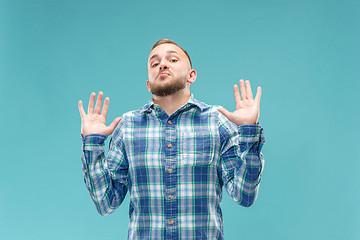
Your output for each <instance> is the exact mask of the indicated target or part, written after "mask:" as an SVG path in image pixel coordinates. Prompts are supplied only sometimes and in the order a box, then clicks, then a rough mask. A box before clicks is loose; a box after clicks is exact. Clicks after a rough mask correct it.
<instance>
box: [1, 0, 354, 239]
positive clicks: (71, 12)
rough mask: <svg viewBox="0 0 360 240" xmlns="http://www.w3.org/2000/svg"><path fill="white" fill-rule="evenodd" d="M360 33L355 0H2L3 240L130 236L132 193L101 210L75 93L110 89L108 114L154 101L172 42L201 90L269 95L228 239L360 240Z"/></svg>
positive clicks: (222, 97)
mask: <svg viewBox="0 0 360 240" xmlns="http://www.w3.org/2000/svg"><path fill="white" fill-rule="evenodd" d="M359 28H360V2H359V1H355V0H344V1H335V0H328V1H325V0H312V1H308V0H304V1H292V0H290V1H288V0H287V1H285V0H273V1H265V0H255V1H254V0H252V1H250V0H239V1H230V0H225V1H213V0H206V1H205V0H198V1H188V0H183V1H169V0H168V1H166V0H154V1H140V0H138V1H123V0H116V1H115V0H112V1H110V0H105V1H96V0H88V1H85V0H81V1H80V0H75V1H74V0H72V1H70V0H63V1H60V0H31V1H27V0H0V97H1V100H0V109H1V114H0V136H1V138H0V149H1V151H0V153H1V157H0V164H1V167H0V170H1V173H0V190H1V191H0V239H7V240H12V239H14V240H15V239H16V240H18V239H31V240H32V239H36V240H42V239H54V240H56V239H87V240H90V239H94V240H95V239H110V238H111V239H126V237H127V227H128V208H129V197H128V196H127V198H126V199H125V201H124V203H123V204H122V205H121V206H120V207H119V208H118V210H117V211H116V212H115V213H113V214H112V215H110V216H106V217H102V216H100V215H99V214H98V213H97V211H96V209H95V206H94V204H93V202H92V201H91V198H90V196H89V194H88V192H87V190H86V187H85V184H84V182H83V174H82V171H81V160H80V157H81V147H82V145H81V138H80V116H79V113H78V108H77V102H78V100H80V99H82V100H83V101H84V103H85V105H86V106H87V103H88V98H89V94H90V93H91V92H93V91H94V92H98V91H100V90H101V91H103V92H104V94H105V95H106V96H108V97H110V107H109V114H108V122H111V121H112V120H113V119H114V118H115V117H117V116H121V115H122V114H123V113H125V112H127V111H130V110H133V109H137V108H139V107H141V106H143V105H144V104H145V103H146V102H147V101H148V100H149V99H150V98H151V95H150V94H149V93H148V91H147V88H146V80H147V71H146V63H147V58H148V54H149V53H150V49H151V46H152V45H153V44H154V43H155V42H156V41H157V40H159V39H161V38H169V39H172V40H174V41H175V42H177V43H179V44H180V45H181V46H182V47H184V48H185V49H186V50H187V51H188V52H189V54H190V56H191V58H192V62H193V67H194V68H195V69H196V70H197V72H198V78H197V80H196V82H195V83H194V84H193V85H192V86H191V91H192V93H193V94H194V96H195V97H196V98H197V99H199V100H201V101H204V102H206V103H208V104H216V105H222V106H224V107H225V108H227V109H234V108H235V103H234V96H233V91H232V86H233V85H234V84H236V83H238V80H239V79H241V78H243V79H249V80H250V81H251V84H252V88H253V92H254V93H255V89H256V87H257V86H261V87H262V90H263V94H262V99H261V114H260V123H261V125H262V126H263V128H264V132H265V137H266V143H265V146H264V148H263V153H264V156H265V162H266V163H265V169H264V173H263V177H262V182H261V186H260V192H259V196H258V199H257V201H256V202H255V204H254V205H253V206H252V207H250V208H244V207H241V206H238V205H236V204H235V203H234V202H233V201H232V200H231V199H230V197H229V196H228V195H227V193H225V191H224V198H223V202H222V208H223V214H224V228H225V237H226V239H235V240H237V239H252V240H256V239H270V240H272V239H277V240H278V239H284V240H287V239H294V240H303V239H328V240H335V239H351V240H352V239H354V240H355V239H360V230H359V229H360V228H359V225H360V207H359V206H360V204H359V202H360V191H359V183H360V180H359V177H358V175H359V174H358V169H359V167H360V155H359V152H358V151H357V150H358V149H357V148H358V147H360V144H359V136H358V135H359V133H360V131H359V130H360V129H359V124H358V123H357V122H358V119H359V117H360V109H359V99H358V95H357V92H358V91H359V87H360V83H359V82H360V81H359V80H360V70H359V69H360V68H359V56H360V48H359V42H360V29H359ZM107 141H108V140H107Z"/></svg>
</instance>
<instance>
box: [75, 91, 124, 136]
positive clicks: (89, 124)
mask: <svg viewBox="0 0 360 240" xmlns="http://www.w3.org/2000/svg"><path fill="white" fill-rule="evenodd" d="M95 97H96V94H95V93H91V95H90V101H89V105H88V113H87V114H86V113H85V111H84V108H83V103H82V101H81V100H80V101H79V112H80V116H81V134H82V136H85V135H87V134H92V133H98V134H103V135H106V136H109V135H110V134H112V132H113V131H114V129H115V127H116V126H117V124H118V123H119V122H120V120H121V117H118V118H115V120H114V121H113V122H112V123H111V124H110V125H109V126H106V125H105V123H106V115H107V112H108V108H109V101H110V100H109V98H108V97H107V98H105V101H104V106H103V108H102V111H101V114H100V110H101V103H102V98H103V93H102V92H99V95H98V97H97V100H96V105H95V110H94V102H95Z"/></svg>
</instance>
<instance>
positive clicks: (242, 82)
mask: <svg viewBox="0 0 360 240" xmlns="http://www.w3.org/2000/svg"><path fill="white" fill-rule="evenodd" d="M239 84H240V92H241V99H242V100H245V99H247V97H246V91H245V83H244V80H243V79H241V80H240V81H239Z"/></svg>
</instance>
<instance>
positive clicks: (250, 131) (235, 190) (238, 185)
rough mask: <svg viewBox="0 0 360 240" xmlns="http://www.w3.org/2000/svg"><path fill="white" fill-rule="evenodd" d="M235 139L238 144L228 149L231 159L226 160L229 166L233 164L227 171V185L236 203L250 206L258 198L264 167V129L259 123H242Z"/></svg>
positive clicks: (225, 177)
mask: <svg viewBox="0 0 360 240" xmlns="http://www.w3.org/2000/svg"><path fill="white" fill-rule="evenodd" d="M235 139H236V140H234V141H233V142H234V143H236V145H237V146H236V145H234V146H232V147H231V148H230V149H229V150H228V156H229V159H227V160H225V161H227V165H228V166H233V167H232V168H231V169H229V171H227V172H226V173H225V174H226V176H224V179H226V183H225V187H226V190H227V191H228V193H229V195H230V196H231V197H232V199H233V200H234V201H235V202H236V203H238V204H240V205H242V206H246V207H249V206H251V205H252V204H253V203H254V202H255V200H256V197H257V194H258V189H259V183H260V179H261V173H262V170H263V167H264V159H263V156H262V153H261V148H262V146H263V144H264V142H265V139H264V135H263V129H262V128H261V127H260V126H259V125H242V126H240V127H239V134H238V136H236V138H235ZM231 156H234V158H233V159H231Z"/></svg>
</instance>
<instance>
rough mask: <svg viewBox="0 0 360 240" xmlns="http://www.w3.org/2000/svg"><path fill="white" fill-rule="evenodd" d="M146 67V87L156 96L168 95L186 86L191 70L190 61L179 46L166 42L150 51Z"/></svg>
mask: <svg viewBox="0 0 360 240" xmlns="http://www.w3.org/2000/svg"><path fill="white" fill-rule="evenodd" d="M147 68H148V76H149V80H148V81H147V86H148V89H149V91H150V92H151V93H152V94H154V95H157V96H168V95H171V94H173V93H176V92H178V91H179V90H182V89H184V88H186V86H187V82H188V79H189V77H190V72H191V67H190V61H189V59H188V58H187V56H186V55H185V53H184V52H183V51H182V50H181V48H179V47H178V46H176V45H174V44H167V43H166V44H161V45H159V46H157V47H156V48H154V49H153V50H152V51H151V53H150V55H149V60H148V66H147ZM189 84H190V83H189Z"/></svg>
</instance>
